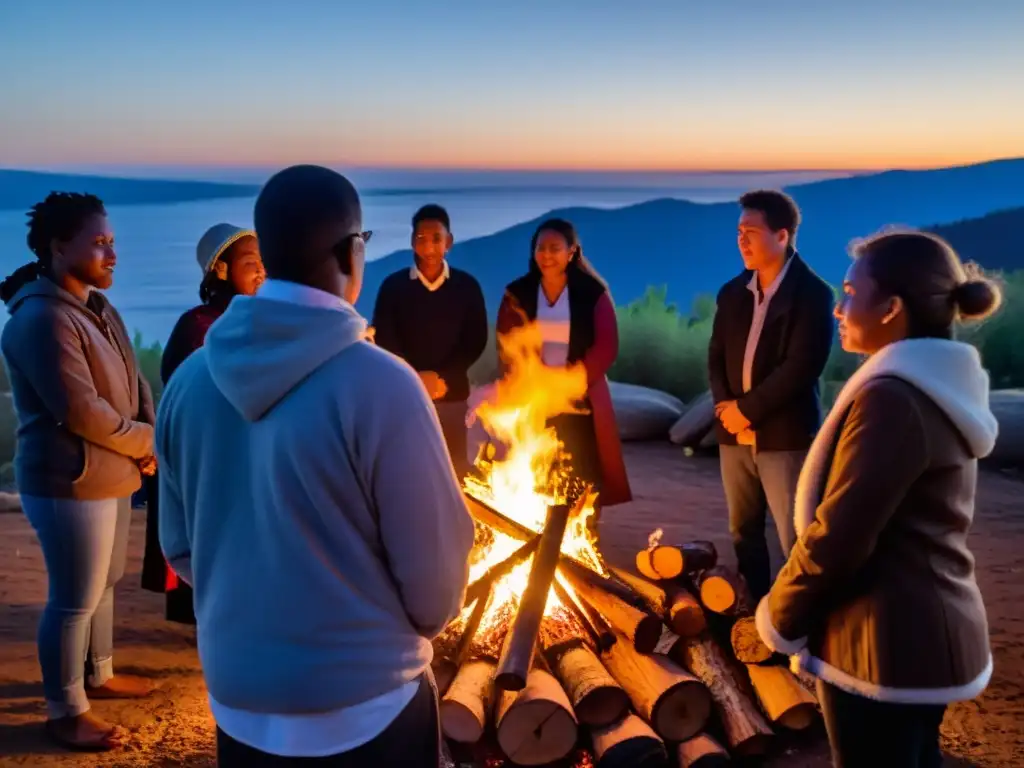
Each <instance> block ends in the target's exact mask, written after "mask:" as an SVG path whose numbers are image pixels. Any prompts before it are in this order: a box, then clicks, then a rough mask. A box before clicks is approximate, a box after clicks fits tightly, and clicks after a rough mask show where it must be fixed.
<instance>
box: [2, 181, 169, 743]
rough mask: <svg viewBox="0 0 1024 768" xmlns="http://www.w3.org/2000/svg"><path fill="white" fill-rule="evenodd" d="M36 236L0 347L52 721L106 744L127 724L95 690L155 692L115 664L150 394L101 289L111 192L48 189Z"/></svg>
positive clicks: (11, 293) (145, 469) (56, 732)
mask: <svg viewBox="0 0 1024 768" xmlns="http://www.w3.org/2000/svg"><path fill="white" fill-rule="evenodd" d="M28 246H29V249H30V250H31V251H32V252H33V253H34V254H35V257H36V258H35V261H34V262H31V263H29V264H26V265H25V266H23V267H21V268H19V269H18V270H16V271H15V272H14V274H12V275H11V276H9V277H8V278H7V279H6V280H4V281H3V282H2V283H0V299H2V300H3V301H4V302H5V303H6V304H7V308H8V311H9V312H10V313H11V317H10V320H8V321H7V325H5V326H4V329H3V337H2V341H0V347H2V350H3V357H4V362H5V363H6V365H7V371H8V377H9V379H10V382H11V393H12V396H13V399H14V408H15V412H16V413H17V416H18V445H17V452H16V455H15V459H14V471H15V475H16V477H17V482H18V489H19V491H20V492H21V505H22V508H23V509H24V511H25V516H26V517H27V518H28V519H29V522H30V523H31V524H32V527H33V528H34V529H35V531H36V535H37V536H38V537H39V544H40V546H41V547H42V550H43V559H44V560H45V561H46V572H47V576H48V578H49V596H48V598H47V601H46V608H45V609H44V610H43V615H42V618H41V620H40V622H39V638H38V644H39V665H40V667H42V673H43V695H44V696H45V697H46V709H47V715H48V719H47V722H46V732H47V734H48V735H49V737H50V738H51V739H53V740H54V741H56V742H58V743H59V744H61V745H62V746H64V747H67V748H70V749H84V750H107V749H113V748H115V747H117V746H119V744H120V740H121V737H122V734H120V733H119V729H118V728H116V727H115V726H113V725H111V724H110V723H108V722H107V721H105V720H103V719H102V718H100V717H99V716H98V715H96V714H94V713H93V712H92V710H91V709H90V705H89V700H90V699H100V698H108V699H109V698H139V697H142V696H146V695H148V694H149V693H151V692H152V691H153V685H152V683H150V681H148V680H145V679H143V678H140V677H135V676H133V675H122V674H115V673H114V667H113V630H114V585H115V584H116V583H117V582H118V581H119V580H120V578H121V576H122V575H123V574H124V568H125V559H126V557H127V549H128V529H129V525H130V523H131V503H130V498H131V495H132V493H134V492H135V491H136V490H138V488H139V486H140V485H141V482H142V481H141V478H140V473H142V474H150V473H152V472H153V471H154V469H155V460H154V458H153V426H152V425H153V422H154V414H153V395H152V392H151V391H150V388H149V385H148V383H147V382H146V379H145V377H144V376H142V375H141V373H140V371H139V366H138V362H137V361H136V359H135V353H134V351H133V349H132V344H131V340H130V338H129V336H128V332H127V330H126V329H125V326H124V322H123V321H122V320H121V316H120V315H119V314H118V313H117V311H116V310H115V309H114V307H113V306H112V305H111V304H110V302H109V301H108V300H107V299H106V298H105V297H104V295H103V294H102V293H101V291H104V290H106V289H108V288H110V286H111V285H112V284H113V281H114V268H115V266H116V264H117V256H116V255H115V253H114V234H113V232H111V230H110V224H109V222H108V221H107V213H106V210H105V209H104V206H103V203H102V201H101V200H100V199H99V198H97V197H94V196H93V195H86V194H77V193H72V192H53V193H51V194H50V195H48V196H47V198H46V199H45V200H44V201H43V202H41V203H39V204H37V205H36V206H34V207H33V208H32V210H31V212H30V213H29V223H28Z"/></svg>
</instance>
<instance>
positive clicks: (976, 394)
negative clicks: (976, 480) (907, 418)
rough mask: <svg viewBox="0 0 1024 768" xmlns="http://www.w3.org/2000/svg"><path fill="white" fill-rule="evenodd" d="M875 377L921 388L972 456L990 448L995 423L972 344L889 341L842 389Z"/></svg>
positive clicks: (986, 381) (986, 452) (984, 373)
mask: <svg viewBox="0 0 1024 768" xmlns="http://www.w3.org/2000/svg"><path fill="white" fill-rule="evenodd" d="M878 376H894V377H896V378H899V379H903V380H904V381H906V382H907V383H908V384H912V385H914V386H915V387H917V388H918V389H919V390H921V391H922V392H924V393H925V394H926V395H927V396H928V397H929V398H930V399H931V400H932V401H933V402H934V403H935V404H936V405H937V406H939V408H941V409H942V411H943V412H944V413H945V414H946V416H948V417H949V420H950V421H951V422H953V425H954V426H955V427H956V428H957V431H958V432H960V434H961V435H963V438H964V440H965V441H966V442H967V445H968V446H969V447H970V449H971V453H972V454H973V456H974V458H976V459H982V458H984V457H986V456H988V455H989V454H990V453H991V452H992V449H993V448H994V447H995V444H996V437H997V436H998V434H999V424H998V422H997V421H996V417H995V416H994V415H993V414H992V410H991V409H990V408H989V400H988V398H989V375H988V372H987V371H986V370H985V369H984V368H983V367H982V365H981V355H979V354H978V350H977V349H975V348H974V347H972V346H971V345H970V344H965V343H963V342H960V341H950V340H947V339H906V340H905V341H900V342H896V343H895V344H890V345H889V346H887V347H885V348H884V349H882V350H881V351H879V352H878V353H876V354H875V355H873V356H872V357H871V358H870V359H868V361H867V362H866V363H864V365H863V366H861V368H860V370H858V371H857V373H856V374H854V376H853V377H852V378H851V379H850V382H849V383H848V384H847V386H846V387H844V389H847V388H850V389H851V390H853V391H855V390H856V389H860V387H861V386H863V382H866V381H867V380H868V379H869V378H875V377H878ZM854 380H857V382H858V383H856V384H855V383H854ZM851 384H853V385H854V386H852V387H851V386H850V385H851Z"/></svg>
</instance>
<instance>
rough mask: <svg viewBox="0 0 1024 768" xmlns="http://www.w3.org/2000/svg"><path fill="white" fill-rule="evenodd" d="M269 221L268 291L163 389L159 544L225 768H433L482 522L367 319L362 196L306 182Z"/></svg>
mask: <svg viewBox="0 0 1024 768" xmlns="http://www.w3.org/2000/svg"><path fill="white" fill-rule="evenodd" d="M254 219H255V225H256V233H257V237H258V238H259V243H260V250H261V252H262V254H263V260H264V264H265V267H266V273H267V280H266V282H265V283H264V284H263V286H262V287H261V288H260V290H259V292H258V293H257V295H256V296H253V297H248V296H239V297H237V298H236V299H235V300H234V301H232V302H231V305H230V306H229V307H228V309H227V310H226V311H225V313H224V314H223V315H222V316H221V318H220V319H219V320H217V321H216V322H215V323H214V324H213V326H212V327H211V328H210V330H209V333H208V334H207V337H206V344H205V346H204V347H202V348H201V349H199V350H198V351H197V352H196V353H194V354H193V355H192V356H191V357H189V358H188V359H187V360H186V361H185V362H184V363H183V364H182V365H181V367H180V368H179V369H178V370H177V372H176V373H175V375H174V376H173V377H172V378H171V380H170V382H169V383H168V385H167V389H166V390H165V391H164V395H163V399H162V401H161V405H160V411H159V414H158V417H157V438H156V444H157V456H158V457H159V461H160V467H161V469H160V498H161V504H162V508H161V516H160V542H161V545H162V548H163V551H164V554H165V555H166V557H167V561H168V563H169V564H170V565H171V567H172V568H174V569H175V571H176V572H177V573H178V574H179V575H180V576H181V578H182V579H183V580H185V581H186V582H187V583H190V584H191V585H192V586H193V589H194V600H195V611H196V618H197V624H198V633H197V636H198V644H199V655H200V659H201V661H202V665H203V670H204V673H205V675H206V682H207V686H208V690H209V696H210V706H211V709H212V711H213V715H214V718H215V720H216V721H217V726H218V728H217V741H218V758H219V761H220V764H221V765H223V766H232V765H239V766H241V765H244V766H249V767H252V768H259V766H264V765H266V766H277V765H284V764H287V765H301V764H304V763H305V762H307V761H311V762H315V763H316V764H317V765H321V766H327V765H329V766H356V765H360V766H362V765H375V766H385V765H402V766H410V767H411V768H415V767H416V766H424V767H426V766H430V768H434V767H435V766H436V765H437V761H438V751H439V748H440V739H439V722H438V713H437V700H436V698H437V695H436V691H435V689H434V687H433V681H432V678H431V676H430V671H429V666H430V661H431V656H432V650H431V643H430V641H431V639H432V638H433V637H435V636H436V635H437V634H438V633H440V631H441V630H442V629H443V628H444V626H445V625H446V624H447V623H448V622H449V621H450V620H451V619H452V618H454V617H455V616H456V615H457V614H458V613H459V611H460V609H461V606H462V600H463V596H464V592H465V587H466V581H467V578H468V557H469V552H470V549H471V547H472V544H473V533H474V526H473V521H472V519H471V517H470V515H469V512H468V510H467V507H466V504H465V500H464V498H463V496H462V494H461V491H460V489H459V485H458V481H457V479H456V476H455V472H454V469H453V467H452V463H451V460H450V458H449V456H448V452H447V449H446V448H445V443H444V439H443V437H442V433H441V428H440V425H439V422H438V419H437V415H436V413H435V411H434V408H433V405H432V403H431V400H430V397H429V396H428V395H427V392H426V390H425V389H424V387H423V384H422V382H421V381H420V379H419V377H418V376H417V375H416V372H415V371H414V370H413V369H412V368H411V367H409V365H408V364H406V363H405V362H403V361H402V360H400V359H399V358H397V357H395V356H394V355H392V354H390V353H388V352H386V351H384V350H382V349H380V348H378V347H376V346H374V345H373V344H372V343H370V342H369V341H368V340H367V338H366V335H367V323H366V321H365V320H364V319H363V318H362V317H361V316H360V315H359V314H358V313H357V312H356V310H355V309H354V308H353V306H352V305H353V303H354V302H355V300H356V298H357V296H358V294H359V290H360V287H361V285H362V275H363V266H364V258H365V255H364V249H365V239H366V236H367V235H366V233H363V232H362V210H361V206H360V202H359V196H358V194H357V192H356V190H355V188H354V187H353V186H352V185H351V184H350V183H349V182H348V180H346V179H345V178H344V177H343V176H341V175H340V174H337V173H335V172H334V171H330V170H328V169H326V168H320V167H317V166H295V167H292V168H288V169H286V170H283V171H281V172H280V173H278V174H276V175H275V176H273V177H272V178H271V179H270V180H269V181H268V182H267V183H266V185H265V186H264V188H263V189H262V190H261V192H260V195H259V197H258V199H257V201H256V206H255V211H254Z"/></svg>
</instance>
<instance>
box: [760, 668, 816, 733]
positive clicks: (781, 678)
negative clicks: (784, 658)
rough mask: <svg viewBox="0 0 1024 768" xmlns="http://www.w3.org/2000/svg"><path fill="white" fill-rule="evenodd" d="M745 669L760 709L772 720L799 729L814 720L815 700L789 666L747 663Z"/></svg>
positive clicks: (789, 727) (802, 728)
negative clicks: (787, 667) (759, 703)
mask: <svg viewBox="0 0 1024 768" xmlns="http://www.w3.org/2000/svg"><path fill="white" fill-rule="evenodd" d="M747 672H748V673H749V674H750V682H751V684H752V685H753V687H754V691H755V692H756V693H757V698H758V700H759V701H760V702H761V708H762V709H764V711H765V714H766V715H768V717H769V719H770V720H771V721H772V722H773V723H776V724H777V725H781V726H782V727H783V728H788V729H789V730H792V731H802V730H805V729H807V728H809V727H810V726H812V725H813V724H814V723H815V722H816V721H817V719H818V702H817V699H815V697H814V696H813V695H812V694H811V693H810V692H809V691H808V690H807V689H806V688H804V687H803V686H802V685H801V684H800V682H799V681H798V680H797V679H796V677H794V676H793V674H792V673H791V672H790V671H789V670H788V669H786V668H785V667H777V666H767V667H766V666H758V665H755V664H748V665H747Z"/></svg>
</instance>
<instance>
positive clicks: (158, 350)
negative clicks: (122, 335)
mask: <svg viewBox="0 0 1024 768" xmlns="http://www.w3.org/2000/svg"><path fill="white" fill-rule="evenodd" d="M132 348H133V349H134V350H135V359H136V360H138V361H139V370H140V371H141V372H142V375H143V376H145V377H146V381H148V382H149V386H150V387H151V388H152V389H153V399H154V400H155V401H156V402H157V403H159V402H160V395H161V394H163V391H164V383H163V381H161V380H160V359H161V358H162V357H163V356H164V349H163V346H162V345H161V344H160V342H159V341H154V342H153V343H152V344H148V345H147V344H146V343H145V342H143V340H142V334H141V333H140V332H139V331H136V332H135V338H134V339H133V340H132Z"/></svg>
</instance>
